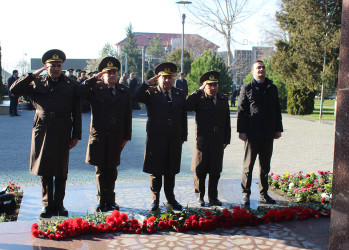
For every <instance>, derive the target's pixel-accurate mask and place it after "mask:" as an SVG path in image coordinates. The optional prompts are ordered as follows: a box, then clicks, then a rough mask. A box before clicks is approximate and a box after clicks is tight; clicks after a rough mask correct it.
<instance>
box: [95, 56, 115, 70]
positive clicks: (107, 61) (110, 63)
mask: <svg viewBox="0 0 349 250" xmlns="http://www.w3.org/2000/svg"><path fill="white" fill-rule="evenodd" d="M113 69H115V70H116V71H119V69H120V62H119V60H118V59H116V58H115V57H111V56H108V57H105V58H103V60H102V61H101V63H100V64H99V66H98V71H99V72H102V71H106V70H113Z"/></svg>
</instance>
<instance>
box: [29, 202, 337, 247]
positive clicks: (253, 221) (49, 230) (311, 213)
mask: <svg viewBox="0 0 349 250" xmlns="http://www.w3.org/2000/svg"><path fill="white" fill-rule="evenodd" d="M319 216H326V217H330V211H328V210H323V211H319V210H315V209H309V208H306V207H293V208H291V207H284V208H271V209H269V208H264V210H263V209H261V210H250V211H248V210H246V209H245V208H240V207H239V206H235V207H232V208H231V209H227V208H225V209H223V210H202V209H190V208H186V209H184V210H183V211H182V212H181V213H174V212H173V211H172V210H168V211H166V212H165V213H162V214H161V213H155V214H152V215H151V216H148V217H147V218H146V217H144V219H141V220H137V219H136V218H135V217H133V218H132V216H130V215H128V214H125V213H122V212H119V211H117V210H115V211H113V212H112V213H111V214H110V215H109V216H106V215H105V214H103V213H100V212H99V213H95V214H92V215H89V214H88V215H86V216H85V217H83V218H82V217H76V218H69V219H67V220H62V219H58V220H56V221H40V222H39V224H38V223H34V224H33V225H32V228H31V234H32V235H33V236H34V237H41V238H49V239H51V240H62V239H66V238H74V237H76V236H78V235H82V234H98V233H112V232H122V233H133V234H141V233H147V234H152V233H156V232H159V231H162V230H172V231H177V232H187V231H212V230H215V229H216V228H232V227H243V226H258V225H260V224H267V223H269V222H270V221H274V222H282V221H286V220H291V219H298V220H304V219H307V218H310V217H315V218H318V217H319Z"/></svg>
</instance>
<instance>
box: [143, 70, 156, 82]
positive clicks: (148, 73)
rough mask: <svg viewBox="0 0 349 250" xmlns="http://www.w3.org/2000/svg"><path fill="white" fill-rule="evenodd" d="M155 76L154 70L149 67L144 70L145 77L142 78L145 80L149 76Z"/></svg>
mask: <svg viewBox="0 0 349 250" xmlns="http://www.w3.org/2000/svg"><path fill="white" fill-rule="evenodd" d="M154 76H155V74H154V71H152V70H151V69H149V70H148V71H147V72H145V77H144V80H145V81H147V80H149V79H150V78H153V77H154Z"/></svg>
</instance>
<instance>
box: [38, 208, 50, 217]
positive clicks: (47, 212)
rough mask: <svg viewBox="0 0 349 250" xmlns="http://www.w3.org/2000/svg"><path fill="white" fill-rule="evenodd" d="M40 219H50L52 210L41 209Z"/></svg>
mask: <svg viewBox="0 0 349 250" xmlns="http://www.w3.org/2000/svg"><path fill="white" fill-rule="evenodd" d="M40 217H41V218H51V217H52V209H51V208H49V207H43V208H42V209H41V211H40Z"/></svg>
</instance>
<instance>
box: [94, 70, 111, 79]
mask: <svg viewBox="0 0 349 250" xmlns="http://www.w3.org/2000/svg"><path fill="white" fill-rule="evenodd" d="M106 73H108V71H107V70H105V71H102V72H99V73H98V74H97V75H95V76H94V77H95V78H96V79H97V81H98V80H99V79H101V78H102V76H103V75H104V74H106Z"/></svg>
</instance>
